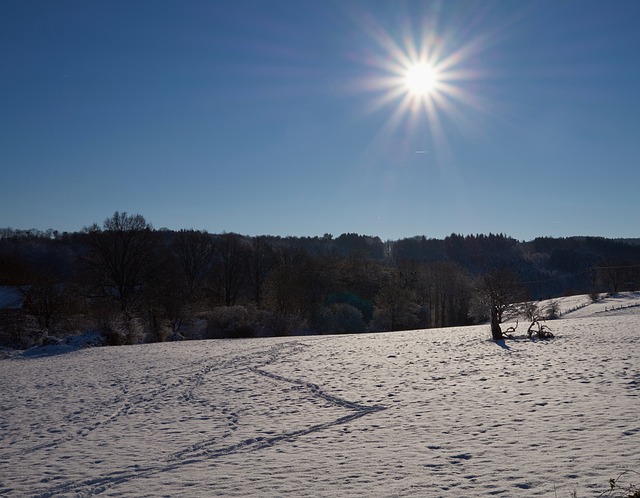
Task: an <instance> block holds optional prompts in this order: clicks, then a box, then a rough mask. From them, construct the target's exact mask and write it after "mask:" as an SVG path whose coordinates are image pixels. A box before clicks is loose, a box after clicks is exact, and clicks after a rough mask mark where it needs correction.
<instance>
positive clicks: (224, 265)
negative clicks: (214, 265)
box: [216, 233, 248, 306]
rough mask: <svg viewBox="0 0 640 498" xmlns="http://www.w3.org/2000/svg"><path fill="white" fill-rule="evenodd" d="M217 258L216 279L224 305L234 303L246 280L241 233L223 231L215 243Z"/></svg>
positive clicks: (244, 255)
mask: <svg viewBox="0 0 640 498" xmlns="http://www.w3.org/2000/svg"><path fill="white" fill-rule="evenodd" d="M216 250H217V253H218V258H219V268H218V269H219V271H218V279H219V283H220V288H221V291H222V296H223V300H224V305H225V306H233V305H235V304H236V300H237V299H238V295H239V294H240V290H241V289H242V287H243V286H244V285H245V282H246V265H247V256H248V245H247V241H246V239H245V238H244V237H242V236H241V235H238V234H235V233H224V234H222V235H220V237H219V238H218V241H217V244H216Z"/></svg>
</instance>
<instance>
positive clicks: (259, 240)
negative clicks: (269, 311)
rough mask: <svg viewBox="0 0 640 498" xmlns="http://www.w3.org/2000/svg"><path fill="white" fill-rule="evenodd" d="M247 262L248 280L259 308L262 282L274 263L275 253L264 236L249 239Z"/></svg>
mask: <svg viewBox="0 0 640 498" xmlns="http://www.w3.org/2000/svg"><path fill="white" fill-rule="evenodd" d="M248 263H249V264H248V269H249V281H250V282H251V287H252V288H253V294H254V299H255V302H256V306H257V307H258V308H259V307H260V305H261V304H262V294H263V291H262V289H263V287H264V283H265V281H266V279H267V277H268V276H269V272H270V271H271V270H272V269H273V267H274V265H275V254H274V251H273V248H272V247H271V245H270V244H269V242H268V241H267V239H266V237H255V238H253V239H252V240H251V242H250V247H249V258H248Z"/></svg>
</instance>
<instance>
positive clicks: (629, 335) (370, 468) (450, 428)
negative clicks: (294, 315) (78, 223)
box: [0, 304, 640, 497]
mask: <svg viewBox="0 0 640 498" xmlns="http://www.w3.org/2000/svg"><path fill="white" fill-rule="evenodd" d="M563 306H564V304H563ZM571 307H572V306H569V308H571ZM590 308H591V311H589V309H590ZM595 311H600V310H599V309H597V305H589V306H587V307H584V308H581V309H580V310H578V311H574V312H573V313H569V314H567V315H565V316H564V317H563V318H562V319H560V320H556V321H553V322H548V324H549V325H550V326H551V328H552V330H553V332H554V333H555V334H556V339H555V340H553V341H548V342H544V341H537V342H536V341H529V340H526V339H523V338H520V339H516V340H513V341H507V342H506V344H505V345H504V346H500V345H499V344H496V343H494V342H492V341H490V340H488V337H489V330H488V326H479V327H467V328H450V329H437V330H426V331H410V332H395V333H387V334H375V335H373V334H366V335H350V336H344V335H343V336H323V337H294V338H277V339H261V340H241V341H203V342H184V343H170V344H152V345H142V346H128V347H119V348H113V347H111V348H91V349H80V350H77V351H73V352H67V353H65V354H52V353H54V352H55V351H54V350H51V349H49V350H46V351H42V353H43V354H41V355H40V356H39V355H38V354H34V351H31V352H30V353H29V354H28V355H20V356H13V357H11V358H6V359H3V360H0V378H1V379H2V382H1V383H0V401H1V408H0V438H1V440H0V495H2V496H10V497H14V496H15V497H22V496H56V497H57V496H69V497H71V496H92V495H103V496H132V497H133V496H135V497H140V496H183V497H192V496H219V495H223V496H282V495H291V496H425V497H436V496H455V497H462V496H494V495H498V496H505V497H508V496H551V497H554V496H558V497H569V496H570V495H571V493H572V492H573V491H574V490H575V491H577V493H578V496H581V497H583V496H597V495H598V494H599V493H600V492H601V491H604V490H606V489H607V484H608V480H609V478H612V477H617V476H618V474H620V472H622V471H623V470H625V469H627V468H629V469H634V470H639V469H640V416H639V414H638V408H639V407H640V307H629V308H625V309H622V310H620V309H618V310H615V311H613V312H606V313H605V312H602V313H595Z"/></svg>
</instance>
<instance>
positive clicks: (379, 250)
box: [0, 212, 640, 347]
mask: <svg viewBox="0 0 640 498" xmlns="http://www.w3.org/2000/svg"><path fill="white" fill-rule="evenodd" d="M496 285H497V286H498V287H499V288H500V295H501V296H502V299H503V300H504V301H505V302H534V301H536V300H539V299H548V298H553V297H557V296H563V295H571V294H587V293H588V294H592V295H596V294H597V293H599V292H609V293H616V292H621V291H628V290H636V289H637V288H638V285H640V242H639V241H638V240H637V239H633V240H632V239H625V240H612V239H605V238H599V237H570V238H549V237H545V238H537V239H534V240H532V241H528V242H525V241H518V240H515V239H513V238H511V237H508V236H506V235H503V234H489V235H466V236H462V235H456V234H452V235H450V236H448V237H446V238H444V239H443V240H440V239H430V238H426V237H424V236H418V237H413V238H406V239H401V240H396V241H383V240H381V239H380V238H378V237H375V236H367V235H359V234H355V233H346V234H342V235H340V236H338V237H334V236H333V235H331V234H324V235H323V236H319V237H278V236H258V237H248V236H242V235H239V234H235V233H221V234H211V233H207V232H202V231H195V230H180V231H172V230H167V229H160V230H156V229H154V228H153V227H152V226H151V224H150V223H148V222H147V221H146V220H145V218H144V217H143V216H141V215H128V214H127V213H119V212H116V213H114V215H113V216H111V217H110V218H108V219H106V220H105V221H104V223H103V225H102V226H99V225H97V224H94V225H93V226H90V227H86V228H84V229H83V230H82V231H80V232H75V233H67V232H65V233H60V232H57V231H55V230H48V231H46V232H41V231H36V230H26V231H25V230H13V229H10V228H5V229H0V343H1V344H2V345H4V346H12V347H28V346H30V345H33V344H37V343H42V342H43V341H48V340H51V338H54V337H56V336H66V335H73V334H77V333H80V332H86V331H88V330H92V331H97V332H100V333H101V335H102V337H103V338H104V341H105V343H107V344H130V343H136V342H142V341H164V340H179V339H203V338H205V339H206V338H210V339H213V338H236V337H261V336H274V335H291V334H325V333H358V332H365V331H367V332H375V331H388V330H401V329H411V328H429V327H447V326H454V325H464V324H470V323H477V322H478V321H481V320H486V319H487V314H488V310H489V304H488V294H489V293H490V292H493V291H494V290H495V287H496Z"/></svg>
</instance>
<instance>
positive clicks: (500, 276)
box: [476, 270, 523, 340]
mask: <svg viewBox="0 0 640 498" xmlns="http://www.w3.org/2000/svg"><path fill="white" fill-rule="evenodd" d="M476 290H477V292H478V293H479V297H480V301H481V302H484V303H485V304H486V305H487V307H488V308H489V316H490V319H491V337H492V338H493V339H494V340H502V339H504V334H503V333H502V329H501V327H500V323H501V322H502V318H503V315H504V313H505V311H506V310H507V309H508V308H509V307H510V306H511V305H513V304H515V303H516V302H517V301H519V300H521V299H522V297H523V289H522V287H521V285H520V284H518V280H517V277H516V275H515V274H514V273H513V272H512V271H510V270H495V271H493V272H490V273H487V274H486V275H484V276H483V277H481V278H480V280H479V281H478V284H477V289H476Z"/></svg>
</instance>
